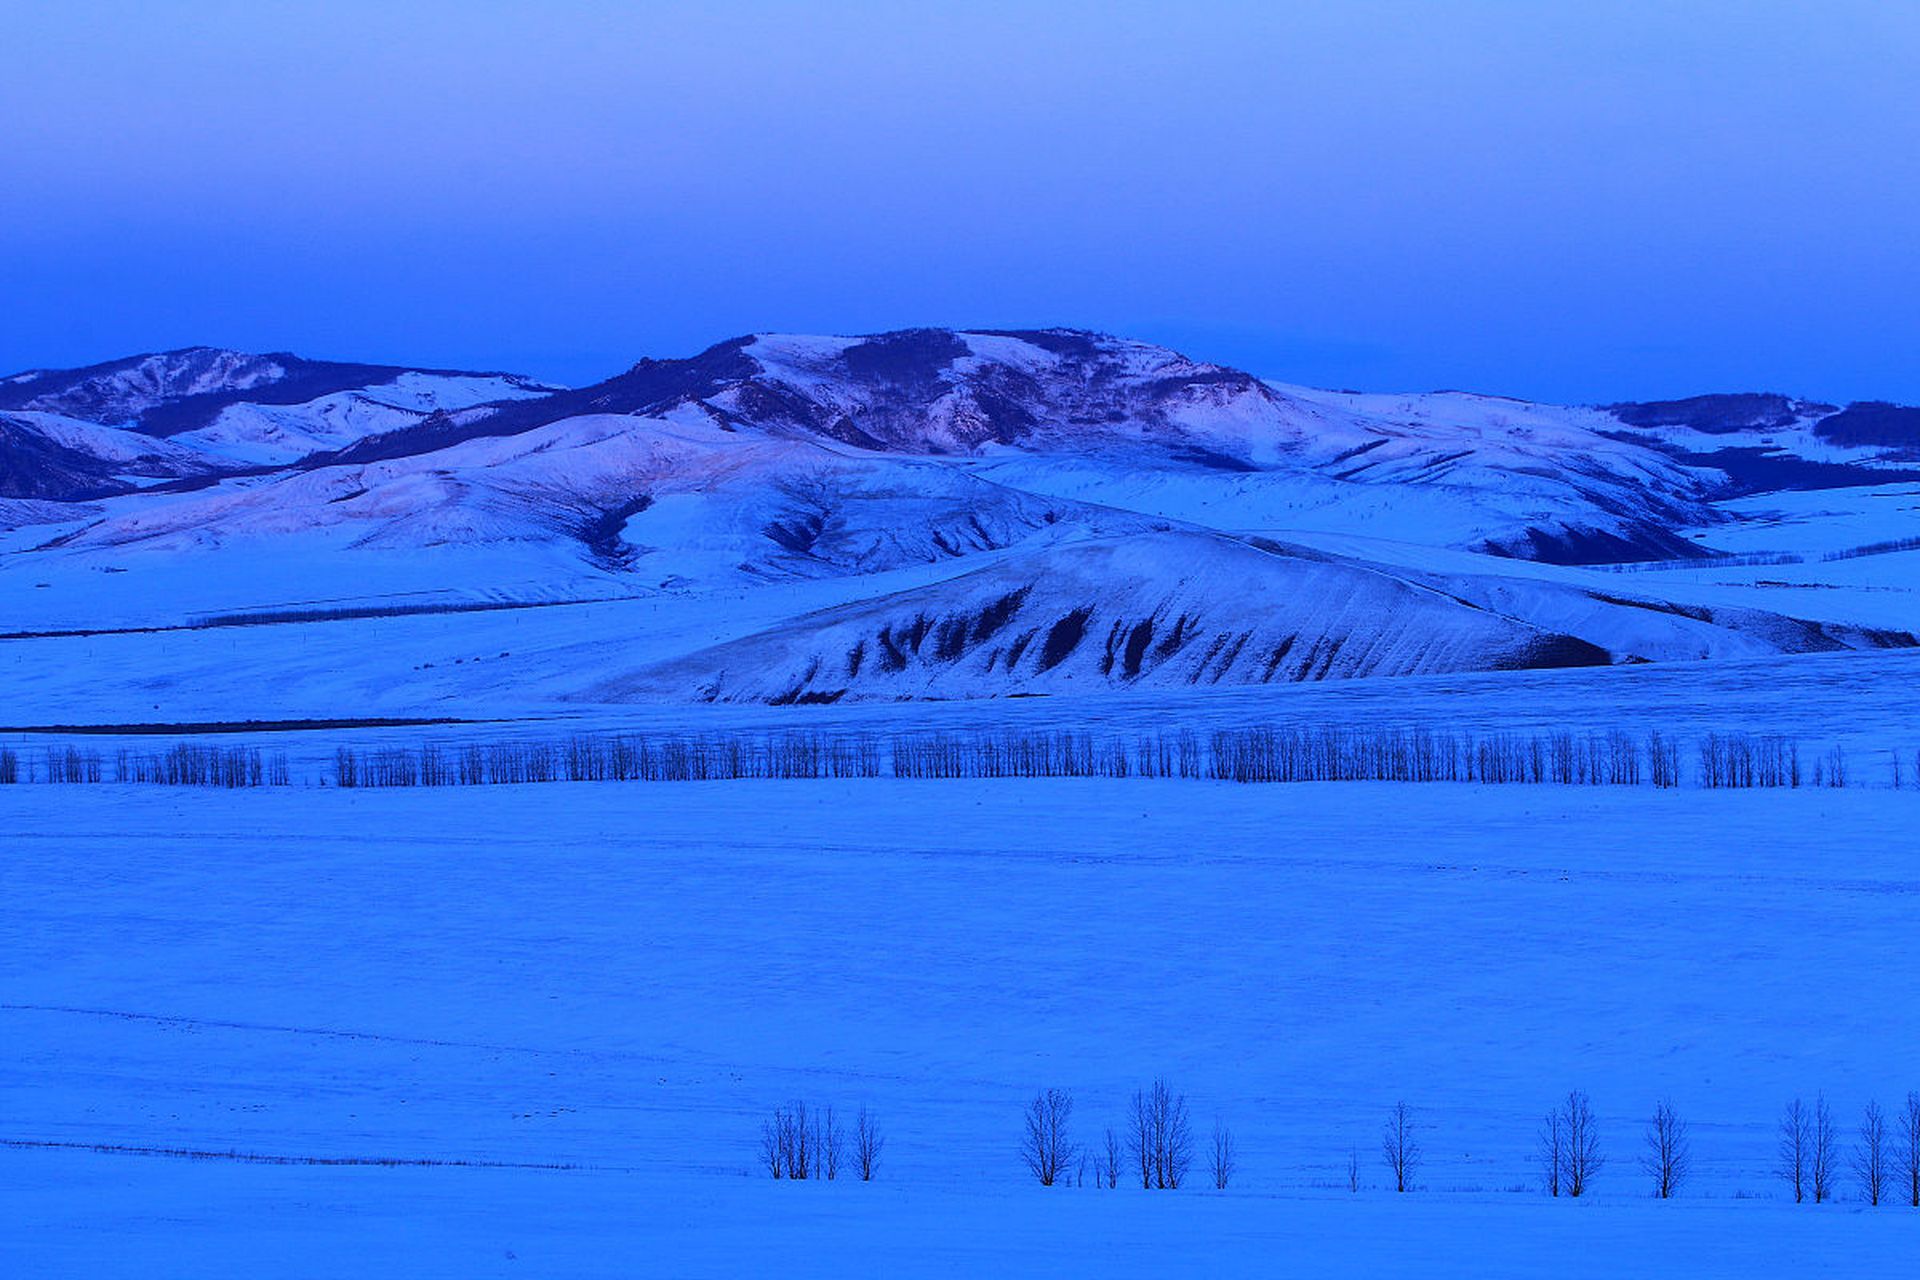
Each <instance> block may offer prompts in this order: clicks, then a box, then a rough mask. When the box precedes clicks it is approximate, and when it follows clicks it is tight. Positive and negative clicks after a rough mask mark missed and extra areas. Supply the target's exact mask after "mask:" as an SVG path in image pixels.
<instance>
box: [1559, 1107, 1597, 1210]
mask: <svg viewBox="0 0 1920 1280" xmlns="http://www.w3.org/2000/svg"><path fill="white" fill-rule="evenodd" d="M1566 1125H1567V1194H1568V1195H1570V1196H1583V1195H1585V1194H1586V1193H1587V1189H1588V1186H1589V1184H1591V1183H1592V1181H1593V1175H1594V1174H1596V1173H1598V1172H1600V1169H1601V1166H1603V1165H1605V1164H1606V1161H1605V1160H1604V1159H1603V1158H1602V1157H1601V1155H1600V1135H1599V1132H1598V1130H1597V1129H1595V1127H1594V1122H1593V1108H1592V1107H1591V1106H1589V1105H1588V1103H1587V1095H1586V1094H1584V1093H1582V1092H1580V1091H1579V1090H1578V1089H1575V1090H1574V1091H1573V1092H1572V1093H1569V1094H1568V1095H1567V1106H1566Z"/></svg>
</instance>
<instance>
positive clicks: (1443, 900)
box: [0, 780, 1920, 1277]
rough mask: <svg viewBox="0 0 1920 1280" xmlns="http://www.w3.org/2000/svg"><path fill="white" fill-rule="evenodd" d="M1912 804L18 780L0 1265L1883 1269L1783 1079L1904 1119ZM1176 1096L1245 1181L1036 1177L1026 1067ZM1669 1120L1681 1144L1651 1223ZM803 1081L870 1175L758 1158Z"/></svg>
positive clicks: (1906, 1244)
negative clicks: (1572, 1155)
mask: <svg viewBox="0 0 1920 1280" xmlns="http://www.w3.org/2000/svg"><path fill="white" fill-rule="evenodd" d="M1916 819H1920V799H1916V797H1915V796H1914V794H1913V793H1911V792H1895V791H1890V790H1884V789H1873V790H1868V789H1855V790H1846V791H1818V792H1816V791H1798V792H1737V793H1716V792H1704V791H1698V790H1691V789H1687V790H1680V791H1655V790H1653V789H1651V788H1621V789H1604V790H1603V789H1594V790H1585V789H1573V788H1558V787H1486V788H1483V787H1473V786H1464V785H1452V786H1449V785H1428V786H1394V785H1386V784H1332V785H1301V786H1269V787H1235V786H1232V785H1228V784H1216V783H1201V782H1150V781H1142V780H1125V781H1036V782H1010V781H1000V782H927V783H910V782H897V781H891V780H874V781H862V782H736V783H711V784H624V785H623V784H600V785H594V784H554V785H546V786H522V787H491V788H479V789H472V790H429V791H408V792H339V791H335V790H332V789H324V790H323V789H314V788H307V787H294V788H289V789H267V790H261V791H252V792H240V793H225V792H215V791H200V790H186V789H179V790H175V789H168V788H136V787H131V786H124V787H114V786H92V787H89V786H68V787H51V786H18V787H9V788H5V789H4V791H3V792H0V821H4V822H5V824H6V827H7V830H8V832H9V838H8V840H7V842H6V851H5V857H4V858H0V900H3V901H4V902H5V904H6V907H5V910H4V913H0V973H3V974H4V975H5V980H4V985H3V986H0V1045H4V1046H5V1051H4V1052H3V1053H0V1138H3V1139H5V1140H7V1143H8V1145H7V1146H5V1147H0V1228H4V1229H0V1274H3V1275H7V1276H23V1277H25V1276H33V1277H40V1276H140V1277H160V1276H193V1277H210V1276H226V1275H234V1276H239V1275H245V1276H250V1277H258V1276H309V1275H311V1276H334V1275H361V1276H438V1275H445V1276H491V1275H499V1276H520V1275H525V1276H600V1275H606V1276H629V1275H674V1276H679V1275H714V1276H736V1275H738V1276H745V1275H767V1274H775V1273H777V1274H781V1275H787V1276H797V1275H836V1276H845V1275H886V1276H897V1275H914V1274H926V1275H952V1274H979V1273H984V1272H989V1271H991V1272H993V1273H996V1274H1002V1275H1008V1274H1012V1275H1029V1274H1046V1275H1062V1274H1065V1275H1099V1276H1130V1275H1168V1274H1198V1275H1237V1274H1247V1275H1286V1274H1312V1275H1315V1276H1326V1275H1354V1276H1383V1275H1384V1276H1392V1275H1408V1276H1473V1277H1484V1276H1505V1275H1516V1276H1517V1275H1539V1274H1543V1273H1545V1272H1547V1271H1549V1270H1551V1272H1552V1273H1554V1274H1556V1275H1559V1276H1567V1275H1574V1276H1586V1275H1592V1276H1652V1275H1689V1276H1693V1275H1712V1276H1758V1275H1806V1274H1815V1273H1823V1274H1865V1273H1874V1274H1885V1275H1894V1274H1901V1273H1902V1271H1903V1269H1904V1268H1907V1267H1910V1266H1911V1265H1912V1262H1913V1259H1915V1258H1916V1257H1920V1211H1915V1210H1912V1209H1908V1208H1903V1207H1883V1208H1878V1209H1869V1208H1867V1207H1865V1206H1864V1205H1862V1204H1860V1203H1858V1202H1857V1201H1856V1200H1855V1199H1854V1198H1853V1197H1854V1196H1855V1191H1854V1188H1853V1186H1852V1183H1851V1181H1850V1179H1849V1180H1845V1181H1843V1184H1842V1193H1843V1197H1844V1198H1843V1199H1842V1201H1841V1202H1839V1203H1836V1204H1831V1205H1827V1206H1822V1207H1819V1208H1814V1207H1812V1206H1810V1205H1809V1206H1801V1207H1796V1206H1795V1205H1793V1204H1792V1203H1791V1201H1790V1199H1789V1198H1788V1196H1787V1193H1786V1189H1785V1187H1784V1186H1783V1184H1782V1183H1781V1182H1780V1180H1779V1179H1778V1178H1777V1177H1776V1176H1775V1175H1774V1165H1775V1159H1774V1146H1775V1124H1776V1121H1777V1118H1778V1114H1779V1110H1780V1108H1781V1106H1782V1104H1783V1103H1785V1102H1786V1101H1787V1100H1789V1099H1790V1098H1792V1097H1794V1096H1795V1095H1802V1096H1805V1097H1806V1098H1808V1099H1809V1100H1811V1099H1812V1097H1813V1096H1814V1095H1815V1094H1816V1093H1817V1092H1820V1091H1824V1092H1825V1095H1826V1097H1827V1099H1828V1100H1829V1101H1830V1102H1831V1103H1832V1104H1833V1106H1834V1108H1835V1111H1836V1113H1837V1115H1838V1118H1839V1120H1840V1123H1841V1126H1842V1131H1843V1139H1844V1140H1845V1141H1846V1142H1848V1143H1850V1142H1851V1138H1852V1131H1853V1128H1854V1126H1855V1125H1856V1124H1857V1122H1858V1118H1859V1113H1860V1110H1861V1108H1862V1107H1863V1106H1864V1105H1865V1103H1866V1102H1867V1101H1868V1100H1869V1099H1870V1098H1878V1099H1879V1100H1880V1101H1881V1102H1882V1103H1883V1104H1885V1105H1887V1106H1888V1107H1889V1108H1890V1109H1891V1108H1892V1107H1894V1106H1895V1105H1897V1104H1898V1103H1899V1102H1900V1100H1902V1099H1903V1098H1904V1097H1905V1095H1906V1092H1907V1091H1908V1090H1910V1089H1916V1088H1920V1027H1917V1026H1916V1024H1915V1021H1914V1010H1915V1009H1916V1008H1920V972H1917V971H1916V970H1915V968H1914V967H1913V965H1912V963H1911V946H1912V938H1913V922H1914V910H1915V906H1914V904H1915V901H1916V897H1915V894H1916V892H1917V891H1920V863H1916V855H1915V845H1914V840H1913V837H1912V831H1913V830H1914V827H1915V823H1916ZM1156 1074H1163V1075H1165V1076H1166V1077H1167V1078H1168V1079H1169V1081H1171V1082H1172V1083H1173V1084H1174V1086H1175V1087H1176V1088H1178V1089H1180V1090H1182V1091H1184V1092H1185V1093H1186V1094H1187V1096H1188V1098H1189V1100H1190V1103H1191V1105H1192V1108H1193V1112H1194V1116H1195V1121H1196V1127H1197V1128H1198V1130H1199V1132H1200V1135H1201V1137H1202V1139H1203V1141H1204V1136H1205V1134H1206V1132H1207V1131H1208V1130H1209V1129H1210V1127H1211V1125H1212V1122H1213V1120H1214V1118H1215V1117H1216V1116H1218V1117H1219V1118H1220V1119H1221V1120H1222V1121H1224V1122H1225V1123H1226V1124H1228V1125H1230V1126H1231V1127H1232V1129H1233V1131H1234V1133H1235V1135H1236V1138H1237V1140H1238V1142H1239V1145H1240V1148H1241V1171H1240V1173H1239V1175H1238V1176H1237V1177H1236V1178H1235V1179H1234V1182H1233V1185H1232V1186H1231V1188H1230V1189H1229V1190H1228V1191H1226V1192H1224V1193H1221V1192H1216V1191H1214V1190H1213V1189H1212V1188H1211V1186H1210V1184H1209V1183H1208V1180H1207V1178H1206V1177H1205V1175H1204V1172H1203V1169H1202V1167H1201V1165H1202V1164H1203V1161H1197V1162H1196V1168H1195V1170H1194V1173H1193V1176H1192V1178H1191V1183H1190V1185H1189V1186H1188V1187H1186V1188H1183V1189H1181V1190H1180V1191H1177V1192H1157V1193H1145V1192H1141V1191H1138V1190H1127V1189H1125V1188H1123V1189H1121V1190H1119V1191H1112V1192H1109V1191H1095V1190H1093V1189H1092V1188H1090V1187H1088V1188H1054V1189H1051V1190H1046V1189H1042V1188H1040V1187H1039V1186H1037V1185H1035V1184H1034V1183H1033V1182H1032V1181H1031V1180H1030V1179H1029V1178H1028V1177H1027V1176H1026V1175H1025V1173H1024V1171H1023V1170H1022V1168H1021V1167H1020V1163H1019V1160H1018V1156H1017V1154H1016V1148H1017V1142H1018V1135H1019V1127H1020V1111H1021V1107H1022V1105H1023V1104H1024V1102H1025V1101H1026V1100H1027V1099H1028V1098H1029V1097H1031V1096H1032V1094H1033V1092H1034V1091H1035V1090H1036V1089H1039V1088H1042V1087H1047V1086H1059V1087H1062V1088H1066V1089H1069V1090H1071V1091H1072V1092H1073V1094H1074V1095H1075V1098H1076V1100H1077V1108H1076V1111H1075V1113H1074V1122H1075V1124H1076V1126H1077V1130H1078V1132H1077V1136H1078V1137H1080V1138H1081V1139H1083V1140H1087V1141H1092V1140H1093V1139H1095V1138H1096V1137H1097V1135H1098V1133H1099V1130H1100V1129H1101V1128H1102V1127H1104V1126H1106V1125H1108V1124H1111V1125H1114V1126H1115V1127H1116V1128H1117V1127H1119V1125H1120V1121H1121V1114H1122V1108H1123V1105H1124V1103H1125V1101H1126V1098H1127V1096H1128V1094H1129V1093H1130V1092H1131V1091H1132V1090H1133V1089H1135V1088H1137V1087H1140V1086H1143V1085H1145V1084H1146V1083H1148V1082H1149V1081H1150V1080H1151V1079H1152V1078H1153V1077H1154V1076H1155V1075H1156ZM1570 1088H1580V1089H1584V1090H1586V1091H1587V1092H1588V1093H1589V1094H1590V1095H1591V1096H1592V1098H1593V1103H1594V1107H1595V1109H1596V1111H1597V1113H1598V1116H1599V1119H1600V1123H1601V1140H1602V1144H1603V1154H1604V1155H1605V1156H1606V1157H1607V1159H1608V1164H1607V1165H1606V1167H1605V1168H1604V1169H1603V1170H1602V1171H1601V1173H1600V1175H1599V1177H1598V1179H1597V1180H1596V1182H1595V1184H1594V1189H1593V1192H1592V1194H1591V1196H1590V1198H1588V1199H1586V1200H1584V1201H1582V1202H1579V1203H1571V1202H1568V1201H1565V1200H1559V1201H1554V1200H1549V1199H1548V1198H1547V1197H1546V1196H1544V1195H1543V1194H1541V1193H1540V1191H1539V1190H1538V1179H1537V1177H1536V1174H1535V1171H1534V1169H1533V1167H1532V1164H1531V1154H1532V1139H1533V1134H1534V1132H1535V1129H1536V1126H1537V1124H1538V1121H1539V1117H1540V1116H1541V1115H1542V1113H1543V1112H1545V1111H1546V1110H1547V1108H1548V1107H1550V1106H1551V1105H1553V1103H1554V1102H1555V1101H1556V1099H1558V1098H1559V1097H1561V1096H1563V1095H1564V1094H1565V1092H1566V1091H1567V1090H1568V1089H1570ZM1663 1097H1670V1098H1671V1099H1672V1101H1673V1103H1674V1105H1675V1107H1676V1108H1677V1109H1678V1110H1679V1111H1680V1113H1681V1114H1682V1115H1683V1116H1684V1117H1685V1118H1687V1119H1688V1120H1689V1121H1690V1122H1691V1124H1692V1128H1693V1143H1694V1149H1695V1157H1696V1169H1695V1172H1694V1175H1693V1177H1692V1179H1691V1180H1690V1181H1689V1182H1688V1183H1687V1185H1686V1186H1685V1187H1684V1188H1683V1189H1682V1198H1680V1199H1679V1200H1676V1201H1673V1202H1667V1203H1660V1202H1656V1201H1653V1200H1651V1199H1649V1198H1648V1196H1647V1190H1648V1188H1647V1183H1646V1179H1645V1178H1644V1177H1643V1176H1642V1175H1641V1174H1640V1172H1639V1170H1638V1167H1637V1162H1638V1157H1639V1155H1640V1149H1641V1130H1642V1127H1643V1123H1644V1120H1645V1117H1646V1116H1647V1115H1648V1114H1649V1113H1650V1112H1651V1110H1652V1108H1653V1106H1654V1104H1655V1103H1656V1102H1657V1101H1658V1100H1660V1099H1661V1098H1663ZM796 1098H798V1099H804V1100H806V1101H807V1102H808V1103H809V1104H810V1105H814V1106H819V1105H824V1104H829V1103H831V1104H833V1105H835V1106H836V1107H838V1108H840V1109H841V1110H842V1112H843V1114H850V1113H851V1112H852V1111H854V1110H856V1109H857V1108H859V1107H860V1106H862V1105H865V1106H867V1107H869V1108H871V1109H872V1111H873V1113H874V1114H875V1115H876V1116H878V1117H879V1119H880V1121H881V1123H882V1125H883V1126H884V1129H885V1132H886V1136H887V1139H888V1145H887V1148H886V1151H885V1154H884V1157H883V1161H882V1164H881V1168H880V1174H879V1178H878V1179H877V1180H876V1181H875V1182H873V1183H870V1184H862V1183H859V1182H855V1181H851V1180H848V1179H846V1178H844V1177H843V1178H842V1179H841V1180H840V1181H837V1182H835V1183H832V1184H826V1183H819V1182H812V1183H806V1184H794V1183H789V1182H773V1181H771V1180H769V1179H766V1178H765V1177H763V1176H760V1175H758V1174H757V1173H756V1170H755V1166H756V1156H757V1142H758V1134H759V1125H760V1122H761V1120H762V1118H763V1117H764V1116H765V1115H767V1114H769V1113H770V1112H771V1111H772V1109H773V1108H774V1107H776V1106H778V1105H780V1104H782V1103H784V1102H787V1101H788V1100H791V1099H796ZM1402 1099H1404V1100H1405V1101H1406V1102H1407V1103H1408V1104H1409V1105H1411V1106H1412V1107H1414V1108H1415V1111H1416V1120H1417V1123H1418V1124H1419V1125H1420V1130H1419V1133H1418V1139H1419V1141H1420V1143H1421V1145H1422V1147H1423V1148H1424V1150H1425V1153H1426V1159H1425V1162H1424V1165H1423V1167H1422V1169H1421V1170H1420V1172H1419V1175H1418V1178H1417V1181H1418V1184H1419V1190H1418V1191H1417V1193H1415V1194H1411V1195H1407V1196H1396V1195H1394V1194H1393V1193H1392V1192H1391V1190H1390V1189H1389V1187H1388V1184H1387V1181H1386V1178H1387V1175H1386V1171H1385V1169H1384V1168H1383V1167H1382V1165H1381V1162H1380V1159H1379V1156H1378V1154H1377V1153H1378V1138H1379V1130H1380V1125H1381V1122H1382V1120H1383V1119H1384V1115H1385V1112H1386V1110H1387V1108H1388V1107H1390V1106H1391V1105H1392V1104H1393V1103H1394V1102H1396V1101H1397V1100H1402ZM33 1143H41V1144H75V1145H73V1146H65V1147H61V1146H33V1145H22V1144H33ZM95 1146H103V1147H119V1148H150V1149H151V1148H167V1149H178V1150H188V1151H199V1152H214V1153H229V1152H237V1153H242V1154H249V1155H256V1156H268V1157H283V1158H293V1159H296V1160H305V1159H310V1158H326V1159H348V1160H378V1159H389V1160H396V1161H402V1162H408V1161H411V1162H420V1163H414V1164H411V1165H401V1166H399V1167H384V1166H369V1165H313V1164H306V1163H256V1162H242V1161H236V1160H232V1159H226V1158H222V1159H186V1158H179V1157H176V1156H166V1155H138V1154H126V1153H120V1152H110V1151H99V1150H93V1149H90V1148H93V1147H95ZM1350 1151H1357V1152H1358V1154H1359V1159H1360V1168H1361V1183H1362V1186H1361V1189H1360V1191H1359V1192H1358V1193H1350V1192H1349V1191H1348V1190H1347V1186H1346V1167H1347V1160H1348V1155H1349V1152H1350ZM433 1161H465V1162H470V1164H469V1165H467V1166H453V1165H446V1164H432V1163H426V1162H433ZM492 1165H505V1166H516V1165H517V1166H522V1167H518V1168H514V1167H490V1166H492ZM474 1166H481V1167H474ZM538 1166H571V1167H570V1168H543V1167H538Z"/></svg>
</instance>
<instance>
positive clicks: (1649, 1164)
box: [1640, 1102, 1693, 1200]
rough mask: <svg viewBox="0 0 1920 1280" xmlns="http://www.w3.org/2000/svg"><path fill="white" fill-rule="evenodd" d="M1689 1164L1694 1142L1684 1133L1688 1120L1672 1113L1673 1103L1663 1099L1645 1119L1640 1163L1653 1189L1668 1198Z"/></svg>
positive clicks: (1691, 1161) (1691, 1163)
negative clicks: (1645, 1136)
mask: <svg viewBox="0 0 1920 1280" xmlns="http://www.w3.org/2000/svg"><path fill="white" fill-rule="evenodd" d="M1692 1166H1693V1144H1692V1142H1691V1141H1690V1140H1689V1139H1688V1137H1687V1122H1686V1121H1684V1120H1682V1119H1681V1118H1680V1117H1679V1116H1677V1115H1675V1114H1674V1110H1673V1104H1672V1103H1670V1102H1662V1103H1661V1104H1660V1105H1659V1106H1657V1107H1655V1108H1654V1109H1653V1119H1652V1120H1650V1121H1648V1122H1647V1153H1646V1154H1645V1155H1644V1156H1642V1157H1641V1158H1640V1167H1641V1168H1643V1169H1645V1170H1646V1171H1647V1176H1648V1177H1650V1178H1652V1179H1653V1193H1654V1194H1655V1195H1656V1196H1658V1197H1660V1199H1662V1200H1671V1199H1672V1198H1673V1193H1674V1192H1675V1191H1676V1190H1678V1189H1679V1186H1680V1183H1681V1182H1682V1181H1684V1180H1685V1178H1686V1176H1687V1171H1688V1170H1689V1169H1690V1168H1692Z"/></svg>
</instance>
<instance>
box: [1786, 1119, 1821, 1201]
mask: <svg viewBox="0 0 1920 1280" xmlns="http://www.w3.org/2000/svg"><path fill="white" fill-rule="evenodd" d="M1812 1163H1813V1118H1812V1116H1810V1115H1809V1114H1808V1112H1807V1104H1806V1103H1804V1102H1802V1101H1800V1099H1798V1098H1795V1099H1794V1100H1793V1101H1792V1102H1789V1103H1788V1104H1787V1108H1786V1110H1785V1111H1782V1112H1781V1113H1780V1176H1781V1177H1782V1178H1784V1179H1786V1181H1787V1182H1788V1183H1789V1184H1790V1185H1791V1186H1792V1187H1793V1202H1794V1203H1795V1204H1799V1203H1801V1202H1802V1201H1804V1200H1805V1199H1806V1198H1807V1170H1808V1168H1809V1166H1811V1165H1812Z"/></svg>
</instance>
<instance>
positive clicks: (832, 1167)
mask: <svg viewBox="0 0 1920 1280" xmlns="http://www.w3.org/2000/svg"><path fill="white" fill-rule="evenodd" d="M846 1147H847V1133H846V1130H845V1129H843V1128H841V1127H840V1122H839V1120H838V1119H837V1118H836V1117H835V1116H834V1114H833V1108H832V1106H828V1107H827V1109H826V1110H825V1111H823V1112H821V1113H820V1121H819V1128H818V1130H817V1131H816V1137H815V1142H814V1148H815V1149H816V1150H817V1151H818V1152H819V1157H820V1172H821V1174H822V1175H824V1176H825V1177H826V1179H827V1181H829V1182H831V1181H833V1180H834V1179H835V1178H838V1177H839V1176H840V1157H841V1156H842V1155H843V1154H844V1153H845V1151H846Z"/></svg>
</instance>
